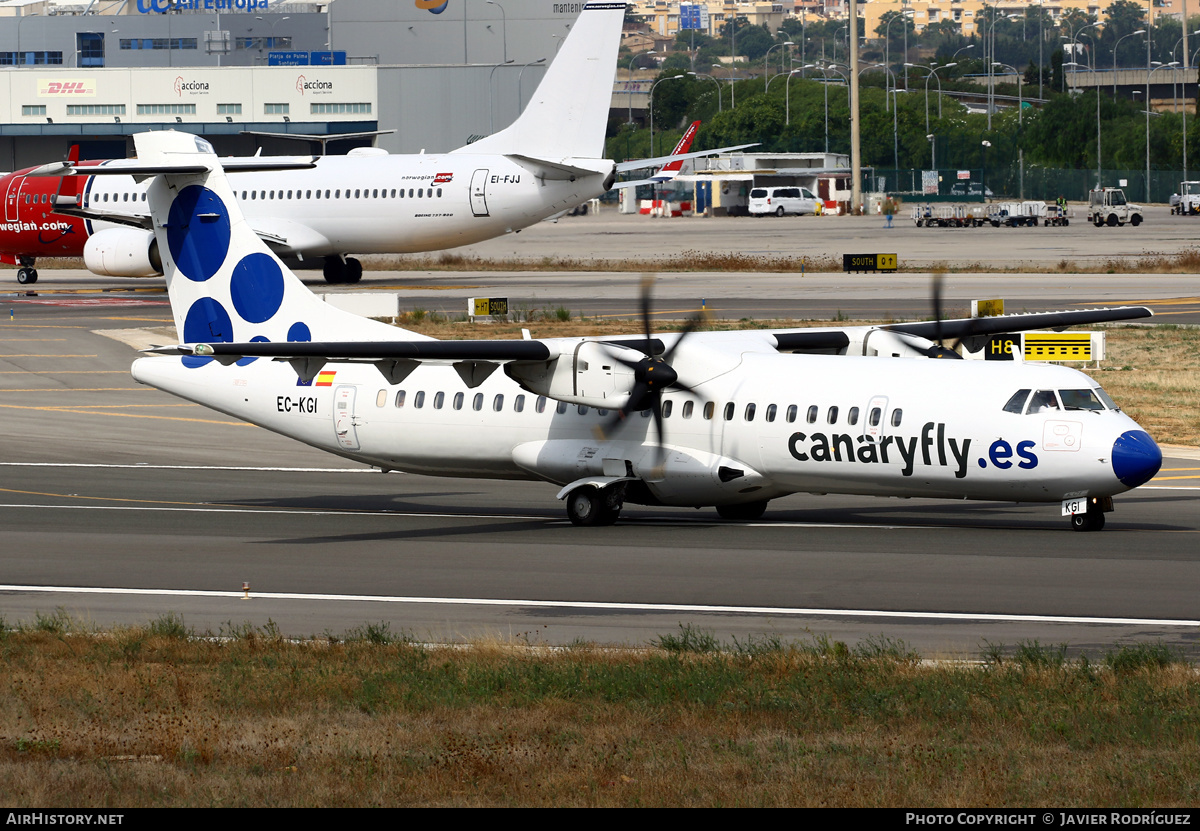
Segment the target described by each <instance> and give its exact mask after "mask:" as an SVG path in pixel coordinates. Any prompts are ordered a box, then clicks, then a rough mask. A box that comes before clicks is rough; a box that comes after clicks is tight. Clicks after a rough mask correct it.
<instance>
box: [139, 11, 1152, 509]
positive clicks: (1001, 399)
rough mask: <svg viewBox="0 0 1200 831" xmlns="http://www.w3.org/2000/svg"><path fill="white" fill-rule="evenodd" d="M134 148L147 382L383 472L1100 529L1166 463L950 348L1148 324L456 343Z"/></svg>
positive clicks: (643, 499)
mask: <svg viewBox="0 0 1200 831" xmlns="http://www.w3.org/2000/svg"><path fill="white" fill-rule="evenodd" d="M593 9H598V10H596V11H593ZM605 15H614V16H617V12H615V11H610V7H608V6H600V7H594V6H588V7H587V9H586V10H585V11H584V13H583V15H582V16H581V19H580V23H579V26H580V28H581V29H584V28H586V27H587V26H588V25H589V23H590V18H592V17H593V16H594V17H596V18H601V17H603V16H605ZM135 142H136V145H137V150H138V159H139V163H140V164H141V165H142V175H146V176H150V177H152V179H151V183H150V187H149V190H148V194H149V196H148V204H149V208H150V212H151V215H152V217H153V221H154V232H155V235H156V238H157V240H158V243H159V249H160V251H161V252H162V260H163V266H164V271H165V274H166V282H167V289H168V294H169V297H170V302H171V307H172V311H173V314H174V318H175V325H176V328H177V330H178V332H179V339H180V341H181V343H179V344H177V345H171V346H162V347H156V348H155V349H154V350H151V351H153V352H156V353H158V354H156V355H154V356H152V357H144V358H140V359H138V360H137V361H135V363H134V364H133V370H132V372H133V377H134V379H135V380H137V381H138V382H140V383H142V384H147V385H150V386H153V387H156V388H158V389H161V390H165V391H166V392H169V393H172V394H174V395H177V396H179V397H181V398H184V399H187V400H189V401H193V402H196V403H198V404H201V405H203V406H206V407H210V408H212V409H214V410H218V411H220V412H223V413H226V414H228V415H231V416H233V417H236V418H239V419H243V420H245V421H248V422H251V423H254V424H257V425H260V426H262V427H264V428H266V429H269V430H272V431H274V432H277V433H280V434H282V435H285V436H289V437H292V438H295V439H297V440H299V441H302V442H304V443H306V444H309V445H311V446H313V447H317V448H320V449H322V450H326V451H329V452H330V453H335V454H338V455H340V456H344V457H346V458H348V459H353V460H356V461H359V462H362V463H364V464H367V465H373V466H375V467H378V468H380V469H381V470H384V471H391V470H397V471H406V472H410V473H419V474H428V475H436V476H462V477H489V478H496V479H533V480H541V481H545V482H549V483H554V484H555V485H557V486H558V487H559V490H558V496H559V498H561V499H564V500H565V501H566V507H567V514H568V516H569V517H570V519H571V521H572V522H573V523H575V524H577V525H603V524H611V523H613V522H615V521H617V518H618V516H619V514H620V512H621V509H622V506H623V505H624V504H625V503H626V502H632V503H638V504H646V505H680V506H715V507H716V509H717V511H718V512H719V513H720V514H721V516H723V517H725V518H728V519H756V518H758V517H760V516H762V514H763V512H764V511H765V510H766V508H767V505H768V502H769V501H770V500H773V499H778V498H780V497H784V496H787V495H789V494H793V493H799V492H815V493H827V492H836V493H849V494H871V495H879V496H904V497H910V496H920V497H938V498H945V499H986V500H1003V501H1019V502H1045V503H1053V504H1055V505H1056V506H1061V511H1062V514H1063V515H1064V516H1068V517H1070V520H1071V524H1072V526H1073V527H1074V528H1075V529H1077V530H1081V531H1094V530H1099V529H1100V528H1102V527H1103V525H1104V516H1105V512H1106V511H1110V510H1112V507H1113V501H1112V497H1113V496H1114V495H1116V494H1119V493H1121V492H1123V491H1127V490H1130V489H1131V488H1135V487H1137V486H1139V485H1141V484H1143V483H1144V482H1146V481H1148V480H1149V479H1150V478H1151V477H1152V476H1153V475H1154V474H1155V473H1156V472H1157V471H1158V469H1159V466H1160V464H1161V462H1162V454H1161V452H1160V450H1159V448H1158V446H1157V445H1156V444H1155V442H1154V440H1153V439H1152V438H1151V437H1150V436H1149V435H1148V434H1147V433H1146V432H1145V431H1144V430H1143V429H1142V428H1141V427H1139V426H1138V425H1137V424H1136V423H1135V422H1134V421H1133V420H1132V419H1131V418H1129V417H1128V416H1127V415H1125V414H1124V413H1122V412H1121V411H1120V409H1119V408H1118V407H1117V405H1116V404H1115V403H1114V402H1113V401H1112V399H1110V398H1109V397H1108V395H1106V394H1105V392H1104V390H1103V389H1101V388H1100V386H1099V385H1098V384H1097V383H1096V382H1095V381H1094V380H1092V379H1091V378H1090V377H1088V376H1087V375H1084V374H1083V373H1080V372H1077V371H1075V370H1073V369H1068V368H1065V367H1060V366H1034V365H1030V364H1026V363H1024V362H1023V361H1020V360H1014V361H1009V362H992V361H968V360H958V359H956V358H957V357H958V356H957V354H956V353H954V352H952V351H951V350H949V349H947V348H946V347H945V346H942V345H940V344H938V343H936V342H935V339H936V340H938V341H941V340H944V339H946V338H961V337H978V336H981V335H987V334H992V333H996V332H1014V331H1021V330H1025V329H1032V328H1040V327H1044V326H1055V327H1058V326H1065V325H1069V324H1070V323H1073V322H1079V323H1086V322H1091V321H1098V320H1115V319H1122V318H1129V317H1140V316H1146V315H1148V314H1149V312H1148V311H1147V310H1145V309H1141V308H1118V309H1099V310H1084V311H1077V312H1063V313H1049V314H1032V315H1013V316H1008V317H999V318H988V319H985V320H966V321H940V320H939V321H934V322H931V323H913V324H891V325H884V326H866V327H848V328H828V329H816V330H807V329H804V330H762V331H741V332H700V331H694V329H693V327H691V326H689V327H688V328H687V329H685V331H684V332H681V333H674V334H662V335H657V336H655V335H652V334H651V333H650V332H649V330H648V327H649V323H648V320H649V313H648V311H645V312H644V316H645V318H646V320H647V324H646V325H647V331H646V334H645V336H644V337H638V336H634V337H613V338H547V339H531V338H527V339H524V340H500V341H440V340H435V339H431V338H427V337H424V336H422V335H418V334H416V333H413V332H408V331H405V330H403V329H397V328H394V327H392V326H388V325H385V324H383V323H379V322H376V321H372V320H367V319H364V318H360V317H357V316H355V315H352V314H350V313H348V312H344V311H341V310H339V309H337V308H334V307H333V306H331V305H329V304H327V303H323V302H321V301H320V300H319V299H318V298H316V296H315V295H313V294H312V293H311V292H310V291H308V289H307V288H306V287H305V286H304V285H303V284H302V283H301V282H300V281H299V280H298V279H297V278H296V277H295V276H294V275H293V274H292V273H291V272H290V271H289V270H288V269H287V267H286V265H285V264H284V263H283V262H282V261H281V260H280V259H279V258H278V257H277V256H276V255H275V254H274V253H273V252H272V251H271V250H270V248H269V247H268V246H267V245H266V244H265V243H263V241H262V239H261V237H260V236H259V235H258V234H257V233H256V232H255V231H254V229H253V228H252V227H251V226H250V224H249V223H248V222H247V221H246V219H245V218H244V217H243V216H242V214H241V212H240V210H239V208H238V201H237V200H236V199H235V198H234V194H233V190H232V188H231V187H230V185H229V183H228V180H227V179H226V177H225V175H224V172H223V171H222V165H221V161H220V159H218V158H217V157H216V156H215V155H214V154H212V152H211V149H210V148H209V147H207V143H206V142H204V141H203V140H202V139H198V138H196V137H194V136H191V135H188V134H185V133H174V132H156V133H146V134H141V135H138V136H136V137H135ZM644 302H645V301H644Z"/></svg>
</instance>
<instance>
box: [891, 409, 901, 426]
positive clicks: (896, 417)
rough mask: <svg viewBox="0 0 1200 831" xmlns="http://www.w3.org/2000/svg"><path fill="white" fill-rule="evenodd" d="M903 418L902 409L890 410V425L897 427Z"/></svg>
mask: <svg viewBox="0 0 1200 831" xmlns="http://www.w3.org/2000/svg"><path fill="white" fill-rule="evenodd" d="M903 419H904V410H892V426H893V427H899V426H900V422H901V421H902V420H903Z"/></svg>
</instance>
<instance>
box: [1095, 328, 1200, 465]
mask: <svg viewBox="0 0 1200 831" xmlns="http://www.w3.org/2000/svg"><path fill="white" fill-rule="evenodd" d="M1107 331H1108V338H1107V340H1108V360H1106V361H1105V362H1104V364H1103V368H1102V369H1100V370H1098V371H1090V372H1089V374H1091V375H1092V376H1093V377H1095V378H1096V380H1098V381H1099V382H1100V383H1101V384H1102V385H1103V386H1104V388H1105V389H1106V390H1107V391H1108V393H1109V394H1110V395H1111V396H1112V397H1113V398H1114V399H1115V400H1116V401H1117V403H1118V404H1120V405H1121V408H1122V409H1123V410H1125V412H1127V413H1128V414H1129V415H1130V417H1131V418H1133V419H1134V420H1135V421H1137V422H1138V423H1139V424H1141V425H1142V426H1143V427H1145V428H1146V431H1147V432H1149V433H1150V435H1152V436H1154V438H1155V439H1156V440H1157V441H1159V442H1162V443H1166V444H1183V445H1188V446H1191V447H1196V446H1200V328H1192V327H1178V326H1171V325H1158V326H1122V327H1119V328H1111V329H1108V330H1107Z"/></svg>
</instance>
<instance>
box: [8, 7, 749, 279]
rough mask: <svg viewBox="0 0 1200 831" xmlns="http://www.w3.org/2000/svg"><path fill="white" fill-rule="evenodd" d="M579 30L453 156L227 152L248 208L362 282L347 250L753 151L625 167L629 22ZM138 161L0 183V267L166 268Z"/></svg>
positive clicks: (550, 204)
mask: <svg viewBox="0 0 1200 831" xmlns="http://www.w3.org/2000/svg"><path fill="white" fill-rule="evenodd" d="M608 6H612V7H614V8H615V7H616V6H620V7H621V8H624V6H623V4H619V3H610V4H603V3H601V4H592V7H591V12H590V13H589V14H590V15H591V16H592V17H603V15H602V14H601V13H602V12H604V11H606V10H609V9H607V7H608ZM576 29H577V27H572V30H571V32H570V34H568V36H567V39H566V41H565V42H564V44H563V48H562V49H561V50H560V51H559V54H558V56H557V57H555V59H554V62H553V63H551V64H550V66H549V67H548V69H547V70H546V75H545V77H544V78H543V79H542V82H541V83H540V84H539V85H538V88H537V90H536V92H535V93H534V95H533V99H532V100H531V101H530V102H529V104H528V105H527V106H526V108H525V110H524V111H523V112H522V113H521V115H520V116H519V117H518V118H517V120H516V121H515V122H513V123H512V124H511V125H509V126H508V127H507V128H505V129H504V130H501V131H500V132H498V133H495V134H494V135H491V136H487V137H485V138H483V139H481V140H479V141H477V142H475V143H473V144H469V145H467V146H465V147H460V148H458V149H457V150H453V151H451V152H449V153H442V154H428V155H427V154H419V155H389V154H387V153H385V152H383V151H381V150H376V149H371V148H364V149H360V150H357V151H351V153H350V154H349V155H347V156H324V157H321V158H317V159H313V158H312V157H310V156H301V157H274V158H268V159H260V158H258V157H252V158H241V159H225V160H223V164H224V166H225V169H226V171H227V172H229V173H230V174H231V175H230V186H231V188H232V191H233V194H234V198H235V199H236V201H237V202H238V205H239V208H240V210H241V212H242V213H243V215H244V216H245V217H246V220H247V222H249V223H250V227H251V228H253V229H254V230H255V232H256V233H257V234H258V235H259V237H260V238H261V239H262V240H263V241H265V242H266V243H267V245H269V246H270V247H271V249H272V251H274V252H275V253H276V254H278V255H280V256H281V257H284V258H289V259H292V258H298V259H301V260H309V261H311V260H313V259H317V258H323V260H324V262H323V266H324V274H325V279H326V280H328V281H329V282H331V283H344V282H357V281H358V280H359V279H360V278H361V276H362V264H361V263H360V262H359V261H358V260H357V259H355V258H353V257H347V256H346V255H347V254H351V253H353V254H403V253H413V252H419V251H438V250H442V249H446V248H454V247H457V246H461V245H469V244H471V243H475V242H480V241H482V240H487V239H492V238H493V237H498V236H503V235H504V234H508V233H513V232H516V231H520V230H521V229H523V228H527V227H529V226H531V225H534V224H536V223H538V222H541V221H542V220H543V219H546V218H548V217H552V216H555V215H557V214H561V213H563V212H565V211H567V210H569V209H571V208H574V207H576V206H577V205H580V204H581V203H584V202H586V201H587V200H589V199H592V198H594V197H597V196H600V195H601V194H603V193H604V192H605V191H607V190H609V189H610V188H612V187H632V186H635V185H638V184H652V183H656V182H663V181H667V180H669V179H671V178H673V176H674V175H675V174H676V173H677V172H678V166H677V163H680V162H682V160H684V159H687V158H694V157H696V156H702V155H711V154H713V153H721V152H727V151H730V150H738V149H741V148H742V147H748V146H751V145H740V146H738V147H726V148H720V149H715V150H708V151H699V152H696V153H686V152H685V153H674V154H672V155H671V156H664V157H660V158H656V159H643V160H640V161H635V162H621V163H619V164H618V163H614V162H613V161H611V160H608V159H605V158H604V133H605V128H606V126H607V121H608V111H609V106H610V103H611V100H612V80H613V73H614V71H615V68H616V57H617V50H618V48H619V45H620V36H621V19H620V16H619V15H613V16H611V17H610V18H609V19H606V20H604V21H603V23H602V24H599V25H591V26H587V27H585V28H584V30H583V31H582V32H581V33H580V34H576ZM694 129H695V127H694V125H693V127H692V129H691V130H689V132H688V136H687V139H688V141H689V142H690V137H691V135H692V134H693V132H694ZM660 164H665V167H664V168H663V169H662V170H660V171H659V172H658V173H657V174H656V175H654V176H653V177H651V178H649V179H643V180H638V181H630V182H617V181H616V177H617V174H618V173H622V172H625V171H632V170H640V169H643V168H650V167H655V166H657V165H660ZM137 168H138V164H137V160H123V159H122V160H114V161H107V162H99V163H94V162H76V161H72V160H68V161H65V162H53V163H51V164H47V165H42V166H40V167H37V168H31V169H29V170H24V171H19V172H17V173H12V174H9V175H8V176H5V177H2V178H0V195H2V196H0V198H3V200H4V216H3V221H2V222H0V261H2V262H7V263H10V264H15V265H18V266H19V268H18V270H17V281H18V282H20V283H33V282H36V281H37V270H36V268H35V266H36V260H37V257H78V256H82V257H83V260H84V264H85V265H86V266H87V268H88V269H89V270H91V271H93V272H95V273H97V274H101V275H106V276H112V277H153V276H157V275H160V274H162V262H161V252H160V251H159V250H158V248H157V243H156V242H155V238H154V232H153V230H152V228H151V225H150V217H149V212H148V210H147V206H146V185H145V181H144V179H143V178H142V177H138V176H136V175H134V174H135V173H136V170H137ZM47 174H53V177H52V178H47ZM116 174H122V175H116ZM58 177H65V178H61V179H60V178H58Z"/></svg>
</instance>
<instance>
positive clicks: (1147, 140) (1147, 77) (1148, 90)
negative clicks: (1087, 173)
mask: <svg viewBox="0 0 1200 831" xmlns="http://www.w3.org/2000/svg"><path fill="white" fill-rule="evenodd" d="M1148 41H1149V38H1147V42H1148ZM1155 63H1157V61H1155ZM1168 66H1170V67H1175V66H1179V61H1171V62H1170V63H1162V64H1159V65H1158V66H1156V67H1154V68H1153V69H1150V67H1147V69H1148V70H1149V71H1148V72H1147V73H1146V201H1147V202H1149V201H1150V76H1151V75H1153V74H1154V73H1155V72H1158V70H1160V69H1166V68H1167V67H1168Z"/></svg>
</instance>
